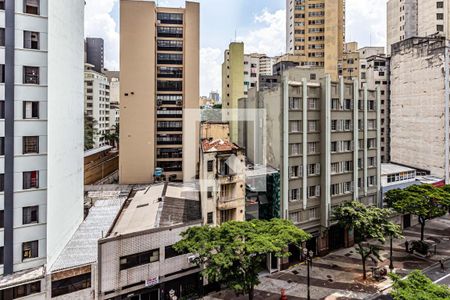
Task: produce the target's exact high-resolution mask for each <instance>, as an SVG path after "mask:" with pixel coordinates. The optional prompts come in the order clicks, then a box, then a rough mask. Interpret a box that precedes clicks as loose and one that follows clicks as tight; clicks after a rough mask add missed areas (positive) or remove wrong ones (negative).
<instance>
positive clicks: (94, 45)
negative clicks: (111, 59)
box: [85, 37, 105, 73]
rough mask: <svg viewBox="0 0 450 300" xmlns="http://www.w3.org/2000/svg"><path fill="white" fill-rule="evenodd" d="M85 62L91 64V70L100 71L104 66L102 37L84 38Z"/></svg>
mask: <svg viewBox="0 0 450 300" xmlns="http://www.w3.org/2000/svg"><path fill="white" fill-rule="evenodd" d="M85 47H86V50H85V51H86V63H88V64H90V65H93V66H94V67H93V70H95V71H96V72H98V73H102V72H103V69H104V67H105V42H104V41H103V39H102V38H92V37H88V38H86V44H85Z"/></svg>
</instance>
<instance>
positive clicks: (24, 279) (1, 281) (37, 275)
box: [0, 266, 45, 289]
mask: <svg viewBox="0 0 450 300" xmlns="http://www.w3.org/2000/svg"><path fill="white" fill-rule="evenodd" d="M44 276H45V268H44V267H43V266H40V267H37V268H33V269H27V270H23V271H18V272H14V273H13V274H11V275H4V276H0V288H1V289H5V288H8V287H12V286H17V285H21V284H25V283H29V282H31V281H35V280H38V279H41V278H44Z"/></svg>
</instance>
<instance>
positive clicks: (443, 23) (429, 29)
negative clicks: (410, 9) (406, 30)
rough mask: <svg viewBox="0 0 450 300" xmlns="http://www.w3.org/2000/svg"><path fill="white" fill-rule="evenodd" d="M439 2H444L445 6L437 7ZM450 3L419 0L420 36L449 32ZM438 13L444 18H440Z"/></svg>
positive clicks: (418, 21)
mask: <svg viewBox="0 0 450 300" xmlns="http://www.w3.org/2000/svg"><path fill="white" fill-rule="evenodd" d="M437 2H442V4H443V7H442V8H437ZM449 9H450V5H449V4H448V1H435V0H420V1H419V0H417V11H418V19H417V24H418V27H417V30H418V36H420V37H424V36H429V35H433V34H441V35H447V34H448V22H449V13H450V10H449ZM438 14H442V15H443V18H442V19H438V17H437V16H438Z"/></svg>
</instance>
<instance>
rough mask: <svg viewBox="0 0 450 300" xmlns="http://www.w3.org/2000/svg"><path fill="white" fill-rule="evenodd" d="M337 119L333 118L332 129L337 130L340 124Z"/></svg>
mask: <svg viewBox="0 0 450 300" xmlns="http://www.w3.org/2000/svg"><path fill="white" fill-rule="evenodd" d="M337 124H338V123H337V120H331V131H337V128H338V125H337Z"/></svg>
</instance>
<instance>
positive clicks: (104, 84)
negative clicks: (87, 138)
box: [84, 64, 115, 148]
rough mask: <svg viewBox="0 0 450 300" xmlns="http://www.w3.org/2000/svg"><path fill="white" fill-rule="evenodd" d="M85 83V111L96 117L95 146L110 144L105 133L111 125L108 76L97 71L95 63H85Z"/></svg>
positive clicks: (94, 125)
mask: <svg viewBox="0 0 450 300" xmlns="http://www.w3.org/2000/svg"><path fill="white" fill-rule="evenodd" d="M84 85H85V101H84V103H85V112H86V114H87V115H88V116H90V117H93V118H94V124H93V127H94V148H99V147H103V146H105V145H106V144H108V141H107V140H105V138H104V135H105V134H106V133H109V130H110V126H111V123H110V122H111V116H110V94H109V93H110V92H109V91H110V88H109V81H108V77H106V75H104V74H102V73H98V72H96V71H95V70H94V69H93V65H90V64H85V71H84ZM114 120H115V116H114Z"/></svg>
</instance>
